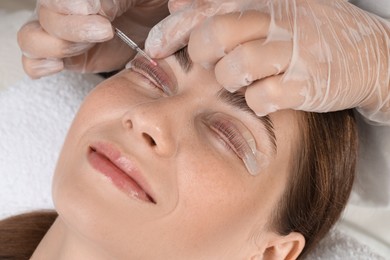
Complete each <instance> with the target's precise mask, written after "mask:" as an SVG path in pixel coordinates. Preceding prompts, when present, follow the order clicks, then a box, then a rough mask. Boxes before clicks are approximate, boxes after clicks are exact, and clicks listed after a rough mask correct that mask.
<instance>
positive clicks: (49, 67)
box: [22, 55, 64, 79]
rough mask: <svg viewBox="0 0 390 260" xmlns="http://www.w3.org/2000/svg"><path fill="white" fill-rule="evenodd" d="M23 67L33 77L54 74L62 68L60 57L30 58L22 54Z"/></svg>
mask: <svg viewBox="0 0 390 260" xmlns="http://www.w3.org/2000/svg"><path fill="white" fill-rule="evenodd" d="M22 63H23V69H24V71H25V72H26V73H27V75H29V76H30V77H31V78H33V79H38V78H41V77H44V76H48V75H51V74H55V73H57V72H60V71H62V70H63V69H64V63H63V61H62V60H60V59H31V58H28V57H26V56H24V55H23V56H22Z"/></svg>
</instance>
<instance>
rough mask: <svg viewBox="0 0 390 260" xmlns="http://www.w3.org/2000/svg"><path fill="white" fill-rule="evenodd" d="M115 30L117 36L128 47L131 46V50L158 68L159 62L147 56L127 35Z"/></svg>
mask: <svg viewBox="0 0 390 260" xmlns="http://www.w3.org/2000/svg"><path fill="white" fill-rule="evenodd" d="M114 30H115V34H116V35H117V36H118V37H119V38H120V39H121V40H122V41H123V42H124V43H126V44H127V45H129V46H130V48H132V49H133V50H135V51H136V52H138V53H139V54H141V55H142V56H144V57H145V59H147V60H148V61H149V62H150V63H152V64H153V65H154V66H157V62H155V61H154V60H153V59H152V58H150V57H149V55H147V54H146V53H145V52H144V51H143V50H141V48H140V47H138V45H137V44H136V43H135V42H134V41H132V40H131V39H130V38H129V37H128V36H127V35H126V34H124V33H123V32H122V31H121V30H119V29H118V28H115V27H114Z"/></svg>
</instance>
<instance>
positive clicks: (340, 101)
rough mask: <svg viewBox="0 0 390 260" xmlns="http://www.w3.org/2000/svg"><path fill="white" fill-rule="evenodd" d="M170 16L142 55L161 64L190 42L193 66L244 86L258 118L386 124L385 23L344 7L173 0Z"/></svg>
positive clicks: (389, 99)
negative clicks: (285, 115)
mask: <svg viewBox="0 0 390 260" xmlns="http://www.w3.org/2000/svg"><path fill="white" fill-rule="evenodd" d="M169 8H170V12H171V13H172V14H171V15H170V16H169V17H168V18H166V19H165V20H163V21H162V22H160V23H159V24H158V25H156V26H155V27H154V28H153V29H152V30H151V31H150V33H149V36H148V39H147V40H146V44H145V47H146V51H147V52H148V53H149V54H150V55H151V56H152V57H163V56H167V55H169V54H170V53H172V52H173V51H175V50H176V49H178V48H180V47H183V46H184V45H186V44H187V42H188V50H189V55H190V57H191V58H192V60H193V61H194V62H198V63H201V64H203V65H204V66H205V67H211V68H214V69H215V75H216V78H217V80H218V81H219V83H220V84H221V85H223V86H224V87H225V88H226V89H228V90H229V91H236V90H238V89H240V88H242V87H246V86H249V87H247V88H246V92H245V96H246V101H247V103H248V105H249V106H250V107H251V108H252V109H253V110H254V111H255V112H256V113H257V114H258V115H265V114H268V113H271V112H273V111H276V110H280V109H288V108H292V109H297V110H305V111H314V112H327V111H335V110H341V109H346V108H352V107H358V110H359V111H360V112H361V113H362V114H363V115H364V116H365V117H366V118H368V119H370V120H372V121H375V122H378V123H387V124H390V86H389V74H390V54H389V46H390V45H389V44H390V39H389V35H390V32H389V31H390V25H389V23H388V22H387V21H385V20H383V19H381V18H379V17H376V16H374V15H372V14H369V13H367V12H365V11H363V10H361V9H359V8H357V7H355V6H353V5H351V4H349V3H348V2H347V1H345V0H331V1H324V0H311V1H303V0H295V1H291V0H271V1H268V0H242V1H236V0H195V1H191V0H171V1H170V2H169ZM232 12H233V13H232ZM228 13H229V14H228ZM214 65H215V67H213V66H214Z"/></svg>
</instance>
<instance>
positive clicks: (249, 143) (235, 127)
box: [206, 112, 268, 176]
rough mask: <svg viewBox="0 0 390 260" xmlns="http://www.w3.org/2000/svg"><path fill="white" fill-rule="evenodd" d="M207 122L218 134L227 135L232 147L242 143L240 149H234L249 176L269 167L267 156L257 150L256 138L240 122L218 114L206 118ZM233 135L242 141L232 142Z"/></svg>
mask: <svg viewBox="0 0 390 260" xmlns="http://www.w3.org/2000/svg"><path fill="white" fill-rule="evenodd" d="M206 122H207V124H209V126H210V127H211V128H214V130H216V131H219V133H218V134H222V135H225V138H226V139H228V140H229V142H230V144H231V145H234V144H233V142H239V143H240V145H239V146H240V147H234V152H235V153H236V154H237V156H238V157H239V158H240V159H241V160H242V161H243V162H244V164H245V167H246V168H247V170H248V172H249V174H251V175H253V176H255V175H258V174H259V172H260V170H261V169H262V168H264V167H265V166H266V165H267V163H266V162H268V160H267V157H266V155H265V154H264V153H262V152H260V151H258V150H257V148H256V141H255V138H254V136H253V135H252V133H251V132H250V131H249V129H248V128H246V127H245V126H244V124H243V123H241V122H240V121H239V120H237V119H235V118H233V117H231V116H228V115H226V114H223V113H220V112H217V113H213V114H211V115H208V116H206ZM232 132H233V133H232ZM232 134H234V135H235V138H241V139H242V140H239V141H237V140H234V141H233V140H230V139H231V138H232V136H228V135H232ZM229 138H230V139H229Z"/></svg>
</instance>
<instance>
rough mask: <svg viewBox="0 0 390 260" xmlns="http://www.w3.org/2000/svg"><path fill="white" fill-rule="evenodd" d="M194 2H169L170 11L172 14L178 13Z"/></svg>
mask: <svg viewBox="0 0 390 260" xmlns="http://www.w3.org/2000/svg"><path fill="white" fill-rule="evenodd" d="M191 2H192V0H169V2H168V10H169V12H170V13H171V14H173V13H176V12H178V11H179V10H181V9H184V8H186V7H188V6H189V5H190V4H191Z"/></svg>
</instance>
